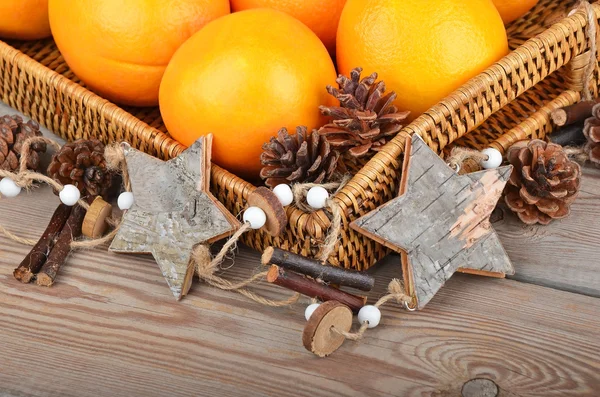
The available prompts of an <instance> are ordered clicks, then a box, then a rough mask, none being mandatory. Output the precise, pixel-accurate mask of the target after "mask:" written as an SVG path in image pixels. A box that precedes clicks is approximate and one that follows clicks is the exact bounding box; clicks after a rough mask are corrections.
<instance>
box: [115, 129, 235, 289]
mask: <svg viewBox="0 0 600 397" xmlns="http://www.w3.org/2000/svg"><path fill="white" fill-rule="evenodd" d="M211 147H212V136H211V135H208V136H206V137H202V138H200V139H198V140H197V141H196V142H195V143H194V144H193V145H192V146H190V147H189V148H188V149H187V150H185V151H184V152H183V153H181V154H180V155H179V156H177V157H176V158H174V159H172V160H169V161H166V162H165V161H162V160H159V159H157V158H155V157H152V156H149V155H147V154H145V153H143V152H140V151H139V150H135V149H133V148H131V147H130V146H129V145H127V144H125V145H124V151H125V160H126V162H127V171H128V172H129V178H130V181H131V190H132V193H133V196H134V200H135V201H134V204H133V206H132V207H131V209H129V210H128V211H127V212H126V213H125V215H124V216H123V220H122V223H121V227H120V229H119V231H118V233H117V235H116V236H115V239H114V240H113V242H112V244H111V246H110V248H109V249H110V251H113V252H119V253H149V254H152V256H154V259H156V262H157V264H158V266H159V267H160V270H161V271H162V274H163V276H164V277H165V279H166V280H167V283H168V284H169V288H170V289H171V292H172V293H173V295H175V298H177V300H179V299H181V298H182V297H183V296H184V295H186V294H187V292H188V290H189V288H190V286H191V283H192V278H193V274H194V266H193V265H192V264H191V263H190V261H191V254H192V250H193V248H194V246H196V245H197V244H200V243H207V244H208V243H211V242H213V241H216V240H219V239H221V238H223V237H225V236H226V235H227V234H229V233H231V232H232V231H234V230H235V229H236V228H238V227H239V222H238V221H237V220H236V219H235V217H234V216H233V215H231V213H229V212H228V211H227V210H226V209H225V207H223V205H222V204H221V203H219V201H217V199H216V198H215V197H214V196H213V195H212V194H211V193H210V190H209V185H210V157H211V156H210V154H211Z"/></svg>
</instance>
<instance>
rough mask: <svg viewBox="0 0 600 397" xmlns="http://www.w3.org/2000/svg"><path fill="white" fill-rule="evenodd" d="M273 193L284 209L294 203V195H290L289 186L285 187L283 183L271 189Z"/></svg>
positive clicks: (290, 189)
mask: <svg viewBox="0 0 600 397" xmlns="http://www.w3.org/2000/svg"><path fill="white" fill-rule="evenodd" d="M273 193H275V196H277V198H278V199H279V202H280V203H281V205H283V206H284V207H286V206H288V205H290V204H292V202H294V193H292V188H291V187H290V185H286V184H285V183H282V184H280V185H277V186H275V187H274V188H273Z"/></svg>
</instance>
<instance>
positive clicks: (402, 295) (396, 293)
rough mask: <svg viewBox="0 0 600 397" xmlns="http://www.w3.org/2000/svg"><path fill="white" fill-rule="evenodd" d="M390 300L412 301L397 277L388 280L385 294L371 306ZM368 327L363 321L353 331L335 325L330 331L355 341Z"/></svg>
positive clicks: (406, 302) (405, 302)
mask: <svg viewBox="0 0 600 397" xmlns="http://www.w3.org/2000/svg"><path fill="white" fill-rule="evenodd" d="M390 300H395V301H396V302H397V303H398V304H402V305H408V304H410V303H411V302H412V298H411V297H410V296H409V295H407V294H406V291H405V289H404V286H403V285H402V282H401V281H400V280H398V279H397V278H394V279H392V281H390V283H389V284H388V293H387V295H384V296H382V297H381V298H379V300H378V301H377V302H375V304H374V305H373V306H375V307H377V308H380V307H381V306H383V305H385V304H386V303H387V302H389V301H390ZM368 328H369V322H368V321H364V322H363V323H362V324H361V325H360V328H359V329H358V330H357V331H355V332H346V331H344V330H341V329H338V328H336V327H335V326H334V327H331V332H333V333H336V334H338V335H341V336H343V337H344V338H346V339H349V340H353V341H357V340H360V339H362V338H363V336H364V334H365V332H366V331H367V329H368Z"/></svg>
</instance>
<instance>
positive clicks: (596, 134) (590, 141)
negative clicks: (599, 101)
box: [583, 105, 600, 165]
mask: <svg viewBox="0 0 600 397" xmlns="http://www.w3.org/2000/svg"><path fill="white" fill-rule="evenodd" d="M599 113H600V107H598V105H596V106H595V107H594V110H593V111H592V114H594V115H597V114H599ZM583 135H585V137H586V138H587V144H586V145H585V146H584V149H585V151H586V152H587V155H588V157H589V158H590V161H591V162H593V163H594V164H596V165H600V120H599V119H598V118H596V117H590V118H589V119H587V120H585V123H584V125H583Z"/></svg>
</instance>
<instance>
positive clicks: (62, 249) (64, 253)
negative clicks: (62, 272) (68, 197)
mask: <svg viewBox="0 0 600 397" xmlns="http://www.w3.org/2000/svg"><path fill="white" fill-rule="evenodd" d="M84 217H85V209H84V208H82V207H81V206H79V205H76V206H75V208H73V211H72V212H71V215H70V216H69V219H68V220H67V223H66V224H65V227H64V228H63V229H62V231H61V232H60V235H59V236H58V239H57V240H56V244H55V245H54V247H53V248H52V251H50V255H49V256H48V260H47V261H46V263H45V264H44V266H42V270H40V272H39V273H38V275H37V280H36V282H37V284H38V285H43V286H46V287H50V286H51V285H52V284H53V283H54V279H55V278H56V274H57V273H58V271H59V269H60V267H61V266H62V265H63V263H65V261H66V260H67V257H68V256H69V254H70V253H71V241H73V240H74V239H76V238H77V237H79V236H81V225H82V224H83V218H84Z"/></svg>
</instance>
